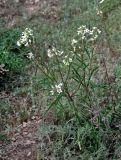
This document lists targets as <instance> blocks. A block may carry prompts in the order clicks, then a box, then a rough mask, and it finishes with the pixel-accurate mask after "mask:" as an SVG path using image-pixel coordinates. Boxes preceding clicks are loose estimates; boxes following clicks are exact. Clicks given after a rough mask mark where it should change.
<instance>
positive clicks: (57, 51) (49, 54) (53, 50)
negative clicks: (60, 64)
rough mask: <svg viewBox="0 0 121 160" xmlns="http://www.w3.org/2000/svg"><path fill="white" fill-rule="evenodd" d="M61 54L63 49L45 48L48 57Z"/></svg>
mask: <svg viewBox="0 0 121 160" xmlns="http://www.w3.org/2000/svg"><path fill="white" fill-rule="evenodd" d="M62 54H63V51H59V50H57V49H56V48H55V47H53V48H52V49H48V50H47V55H48V57H50V58H52V57H53V56H54V55H57V56H61V55H62Z"/></svg>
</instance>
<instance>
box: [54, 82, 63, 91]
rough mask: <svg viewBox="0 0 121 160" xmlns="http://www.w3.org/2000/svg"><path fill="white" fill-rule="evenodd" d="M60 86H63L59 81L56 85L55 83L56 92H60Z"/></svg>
mask: <svg viewBox="0 0 121 160" xmlns="http://www.w3.org/2000/svg"><path fill="white" fill-rule="evenodd" d="M62 86H63V84H62V83H59V84H58V85H55V88H56V91H57V92H58V93H62Z"/></svg>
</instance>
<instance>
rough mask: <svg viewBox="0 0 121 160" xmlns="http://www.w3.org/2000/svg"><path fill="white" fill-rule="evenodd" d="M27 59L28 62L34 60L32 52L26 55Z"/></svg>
mask: <svg viewBox="0 0 121 160" xmlns="http://www.w3.org/2000/svg"><path fill="white" fill-rule="evenodd" d="M27 58H29V59H30V60H31V59H34V55H33V53H32V52H30V53H28V55H27Z"/></svg>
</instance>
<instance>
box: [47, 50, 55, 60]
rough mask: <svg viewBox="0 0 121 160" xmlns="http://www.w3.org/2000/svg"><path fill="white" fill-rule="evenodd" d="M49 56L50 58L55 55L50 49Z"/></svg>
mask: <svg viewBox="0 0 121 160" xmlns="http://www.w3.org/2000/svg"><path fill="white" fill-rule="evenodd" d="M47 55H48V57H50V58H51V57H53V56H54V54H53V53H52V51H51V50H50V49H48V51H47Z"/></svg>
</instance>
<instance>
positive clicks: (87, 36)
mask: <svg viewBox="0 0 121 160" xmlns="http://www.w3.org/2000/svg"><path fill="white" fill-rule="evenodd" d="M100 33H101V31H100V30H99V29H98V28H97V27H93V28H92V30H90V29H89V28H87V27H86V26H85V25H82V26H81V27H79V28H78V30H77V34H78V35H81V39H82V40H88V41H95V40H96V39H97V38H98V35H99V34H100Z"/></svg>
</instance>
